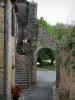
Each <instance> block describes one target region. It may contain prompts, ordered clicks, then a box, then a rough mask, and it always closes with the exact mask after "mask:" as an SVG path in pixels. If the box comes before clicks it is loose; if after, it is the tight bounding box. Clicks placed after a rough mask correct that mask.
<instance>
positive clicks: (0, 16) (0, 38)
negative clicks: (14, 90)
mask: <svg viewBox="0 0 75 100" xmlns="http://www.w3.org/2000/svg"><path fill="white" fill-rule="evenodd" d="M12 7H13V5H12V3H11V1H10V0H7V5H6V18H5V19H6V21H7V25H6V29H7V32H6V31H5V32H6V33H7V37H6V38H7V41H6V43H7V64H6V91H7V99H10V98H11V86H12V85H13V84H15V76H14V74H15V68H14V69H12V67H13V66H15V43H16V32H17V31H16V28H17V19H16V13H13V12H12ZM13 11H14V10H13ZM12 14H13V15H14V25H13V23H12V20H13V15H12ZM12 25H13V26H14V28H13V26H12ZM13 33H14V34H15V35H13ZM3 55H4V8H2V7H0V61H1V63H0V86H1V84H2V85H3V81H2V79H3V74H4V73H3V68H4V58H3ZM2 73H3V74H2ZM12 73H14V74H12ZM12 79H13V81H12ZM2 87H3V86H2ZM0 88H1V87H0ZM0 90H1V89H0ZM2 91H3V90H2ZM2 91H1V92H0V93H1V95H2Z"/></svg>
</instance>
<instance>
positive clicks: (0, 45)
mask: <svg viewBox="0 0 75 100" xmlns="http://www.w3.org/2000/svg"><path fill="white" fill-rule="evenodd" d="M3 54H4V8H3V7H0V100H1V93H2V81H3V68H4V64H3V62H4V60H3V59H4V57H3Z"/></svg>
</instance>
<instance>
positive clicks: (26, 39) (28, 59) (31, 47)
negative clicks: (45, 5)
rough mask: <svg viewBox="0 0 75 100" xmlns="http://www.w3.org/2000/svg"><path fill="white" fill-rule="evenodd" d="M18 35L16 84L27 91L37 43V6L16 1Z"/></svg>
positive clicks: (31, 81) (31, 78) (23, 0)
mask: <svg viewBox="0 0 75 100" xmlns="http://www.w3.org/2000/svg"><path fill="white" fill-rule="evenodd" d="M16 4H17V7H18V23H19V28H18V29H19V33H18V40H17V52H16V54H17V55H16V80H15V81H16V84H20V85H21V86H22V87H23V89H29V88H30V87H31V84H33V83H34V81H35V77H34V74H33V73H34V71H33V66H35V62H34V56H33V54H34V51H35V49H36V42H37V34H38V32H37V30H38V28H37V24H36V21H37V4H36V3H33V2H27V1H26V0H17V2H16Z"/></svg>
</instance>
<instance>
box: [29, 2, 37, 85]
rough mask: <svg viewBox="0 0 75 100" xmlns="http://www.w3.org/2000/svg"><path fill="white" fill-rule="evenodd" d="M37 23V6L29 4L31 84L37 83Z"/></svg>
mask: <svg viewBox="0 0 75 100" xmlns="http://www.w3.org/2000/svg"><path fill="white" fill-rule="evenodd" d="M36 21H37V4H36V3H29V15H28V30H29V38H30V40H31V52H32V53H31V61H32V66H31V84H34V83H35V80H36V66H35V65H36V64H35V59H34V51H35V50H36V45H37V44H36V43H37V35H38V27H37V24H36Z"/></svg>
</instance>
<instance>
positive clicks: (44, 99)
mask: <svg viewBox="0 0 75 100" xmlns="http://www.w3.org/2000/svg"><path fill="white" fill-rule="evenodd" d="M55 80H56V72H55V71H37V85H36V87H35V88H32V89H31V91H30V93H29V92H28V91H27V92H24V94H23V95H22V97H21V100H54V92H53V86H55Z"/></svg>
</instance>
